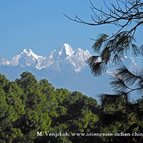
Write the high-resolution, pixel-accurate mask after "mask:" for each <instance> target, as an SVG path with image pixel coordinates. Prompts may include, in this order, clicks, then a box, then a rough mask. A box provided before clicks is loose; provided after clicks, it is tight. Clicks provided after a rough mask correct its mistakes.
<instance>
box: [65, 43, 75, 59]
mask: <svg viewBox="0 0 143 143" xmlns="http://www.w3.org/2000/svg"><path fill="white" fill-rule="evenodd" d="M64 49H65V52H66V55H68V56H71V55H73V54H74V50H73V49H72V47H71V46H70V45H69V44H66V43H64Z"/></svg>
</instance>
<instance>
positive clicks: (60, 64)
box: [0, 43, 91, 72]
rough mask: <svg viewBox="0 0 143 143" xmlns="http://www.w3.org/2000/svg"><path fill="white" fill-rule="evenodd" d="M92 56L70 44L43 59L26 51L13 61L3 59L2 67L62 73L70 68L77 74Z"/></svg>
mask: <svg viewBox="0 0 143 143" xmlns="http://www.w3.org/2000/svg"><path fill="white" fill-rule="evenodd" d="M90 56H91V54H90V52H89V51H88V50H85V51H84V50H82V49H80V48H79V49H77V50H75V51H74V50H73V49H72V47H71V46H70V45H69V44H66V43H65V44H64V45H63V47H62V48H61V49H59V50H57V51H56V50H53V51H52V52H51V53H50V55H48V56H47V57H43V56H40V55H37V54H35V53H34V52H33V51H32V50H31V49H24V50H23V51H22V52H21V53H20V54H18V55H16V56H14V57H13V58H12V59H10V60H7V59H1V60H0V65H1V66H20V67H34V68H36V69H37V70H42V69H52V70H55V71H61V70H62V69H63V68H64V67H67V65H68V66H70V67H71V68H72V69H73V70H74V71H75V72H80V71H81V70H82V69H83V68H84V67H85V66H86V65H87V63H86V61H87V59H88V58H89V57H90Z"/></svg>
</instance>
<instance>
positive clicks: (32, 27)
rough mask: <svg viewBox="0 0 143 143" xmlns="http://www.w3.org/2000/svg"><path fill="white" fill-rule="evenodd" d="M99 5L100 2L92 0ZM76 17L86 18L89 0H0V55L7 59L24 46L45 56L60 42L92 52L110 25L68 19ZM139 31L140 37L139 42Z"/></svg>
mask: <svg viewBox="0 0 143 143" xmlns="http://www.w3.org/2000/svg"><path fill="white" fill-rule="evenodd" d="M94 2H95V3H94V4H95V6H97V7H100V6H101V5H102V4H101V2H102V1H99V0H98V1H97V0H95V1H94ZM63 13H66V14H68V15H69V16H71V17H74V15H76V14H77V15H78V16H79V17H81V18H83V19H85V20H87V21H89V20H91V19H90V14H92V12H91V10H90V3H89V0H83V1H81V0H72V1H67V0H60V1H57V0H0V57H7V58H10V57H12V56H14V55H15V54H17V53H19V52H21V51H22V50H23V49H24V48H26V49H29V48H30V49H32V50H33V51H34V52H36V53H38V54H41V55H43V56H47V55H48V54H49V52H50V51H51V50H52V49H57V48H60V47H61V46H62V44H63V43H69V44H70V45H71V46H72V47H74V48H75V49H76V48H83V49H88V50H89V51H92V49H91V47H92V44H93V42H94V41H92V40H90V38H95V39H96V38H97V36H98V35H99V34H101V33H110V34H111V31H113V30H114V28H113V26H112V27H104V26H102V27H101V26H99V27H91V26H87V25H83V24H78V23H76V22H73V21H70V20H69V19H67V18H66V17H65V16H64V15H63ZM140 34H141V33H140V32H139V33H138V35H139V40H140V41H141V37H142V36H140Z"/></svg>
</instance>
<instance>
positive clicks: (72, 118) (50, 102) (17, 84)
mask: <svg viewBox="0 0 143 143" xmlns="http://www.w3.org/2000/svg"><path fill="white" fill-rule="evenodd" d="M142 132H143V99H140V100H138V101H136V102H135V103H129V104H128V105H127V104H126V103H125V100H124V97H122V96H117V95H116V96H110V95H104V96H102V97H101V103H97V101H96V100H95V99H93V98H89V97H87V96H85V95H82V93H80V92H77V91H75V92H70V91H68V90H67V89H56V88H54V87H53V86H52V84H50V83H49V82H48V80H46V79H43V80H40V81H37V79H36V78H35V76H34V75H32V74H31V73H28V72H24V73H22V74H21V77H20V79H16V80H15V81H9V80H8V79H7V78H6V77H5V76H4V75H0V143H115V142H116V143H120V142H121V143H127V142H129V143H131V142H134V143H141V142H142V137H141V133H142ZM136 133H138V135H139V133H140V135H139V136H137V137H136V136H135V135H137V134H136ZM124 136H126V137H124Z"/></svg>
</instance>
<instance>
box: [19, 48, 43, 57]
mask: <svg viewBox="0 0 143 143" xmlns="http://www.w3.org/2000/svg"><path fill="white" fill-rule="evenodd" d="M22 54H26V55H27V56H28V57H33V58H35V59H39V58H42V56H39V55H37V54H35V53H34V52H33V51H32V50H31V49H24V50H23V52H22Z"/></svg>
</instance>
